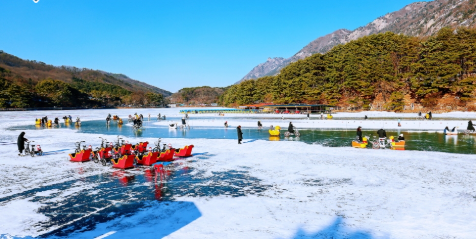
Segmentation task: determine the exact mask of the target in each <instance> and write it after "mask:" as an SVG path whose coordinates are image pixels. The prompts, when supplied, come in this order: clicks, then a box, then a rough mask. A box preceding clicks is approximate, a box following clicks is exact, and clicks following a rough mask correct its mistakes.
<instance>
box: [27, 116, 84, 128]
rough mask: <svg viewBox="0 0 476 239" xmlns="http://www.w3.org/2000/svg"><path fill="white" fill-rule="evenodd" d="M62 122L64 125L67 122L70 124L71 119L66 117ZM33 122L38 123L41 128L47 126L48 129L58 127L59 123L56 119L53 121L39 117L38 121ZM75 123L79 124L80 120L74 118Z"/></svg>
mask: <svg viewBox="0 0 476 239" xmlns="http://www.w3.org/2000/svg"><path fill="white" fill-rule="evenodd" d="M63 120H64V121H65V123H66V122H67V121H68V120H69V122H72V117H71V115H68V116H66V115H65V116H63ZM35 122H37V124H38V122H39V124H40V125H42V126H48V127H51V126H59V124H60V122H59V118H58V117H55V119H54V120H53V121H51V120H48V116H45V117H41V118H40V119H38V118H37V119H35ZM76 122H77V123H79V122H80V120H79V117H78V118H76Z"/></svg>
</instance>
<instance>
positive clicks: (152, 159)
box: [136, 152, 159, 166]
mask: <svg viewBox="0 0 476 239" xmlns="http://www.w3.org/2000/svg"><path fill="white" fill-rule="evenodd" d="M158 155H159V152H148V153H147V155H145V154H144V155H137V156H136V160H137V164H141V165H145V166H150V165H152V164H154V163H156V162H157V156H158Z"/></svg>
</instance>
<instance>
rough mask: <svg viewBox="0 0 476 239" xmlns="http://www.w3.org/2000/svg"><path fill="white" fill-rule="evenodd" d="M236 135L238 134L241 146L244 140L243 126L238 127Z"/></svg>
mask: <svg viewBox="0 0 476 239" xmlns="http://www.w3.org/2000/svg"><path fill="white" fill-rule="evenodd" d="M236 133H238V144H241V141H242V140H243V132H241V125H238V127H236Z"/></svg>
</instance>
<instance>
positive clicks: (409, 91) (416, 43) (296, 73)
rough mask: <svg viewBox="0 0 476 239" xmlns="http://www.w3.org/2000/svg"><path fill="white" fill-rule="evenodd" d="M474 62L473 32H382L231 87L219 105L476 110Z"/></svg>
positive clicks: (475, 48) (474, 42)
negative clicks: (417, 34) (421, 35)
mask: <svg viewBox="0 0 476 239" xmlns="http://www.w3.org/2000/svg"><path fill="white" fill-rule="evenodd" d="M475 63H476V30H475V29H468V28H458V29H450V28H443V29H441V30H440V31H439V32H438V33H437V34H436V35H435V36H432V37H429V38H417V37H410V36H405V35H397V34H394V33H391V32H387V33H380V34H375V35H370V36H365V37H362V38H360V39H358V40H354V41H351V42H349V43H347V44H345V45H338V46H336V47H334V48H333V49H332V50H331V51H329V52H327V53H326V54H320V53H317V54H314V55H312V56H310V57H308V58H305V59H304V60H299V61H297V62H294V63H292V64H290V65H288V66H287V67H285V68H283V69H282V70H281V72H280V74H278V75H276V76H267V77H262V78H259V79H257V80H247V81H244V82H241V83H240V84H237V85H233V86H231V87H230V88H229V89H228V90H227V91H226V92H225V93H224V94H223V95H222V96H221V97H220V101H221V103H222V104H224V105H234V104H238V105H243V104H251V103H254V102H273V103H322V104H330V105H336V106H341V107H361V108H363V109H370V108H371V107H372V108H373V109H375V108H377V107H380V109H382V108H383V109H389V110H395V111H401V110H403V108H404V106H405V105H407V106H410V105H411V104H414V105H421V106H423V107H425V108H428V109H440V108H442V107H445V108H451V109H456V108H457V107H459V108H463V109H474V107H475V105H474V100H475V93H476V92H475V88H476V76H475V73H476V70H475V66H476V65H475Z"/></svg>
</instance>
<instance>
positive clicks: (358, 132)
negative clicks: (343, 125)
mask: <svg viewBox="0 0 476 239" xmlns="http://www.w3.org/2000/svg"><path fill="white" fill-rule="evenodd" d="M357 136H358V137H359V142H362V127H360V126H359V127H358V128H357Z"/></svg>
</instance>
